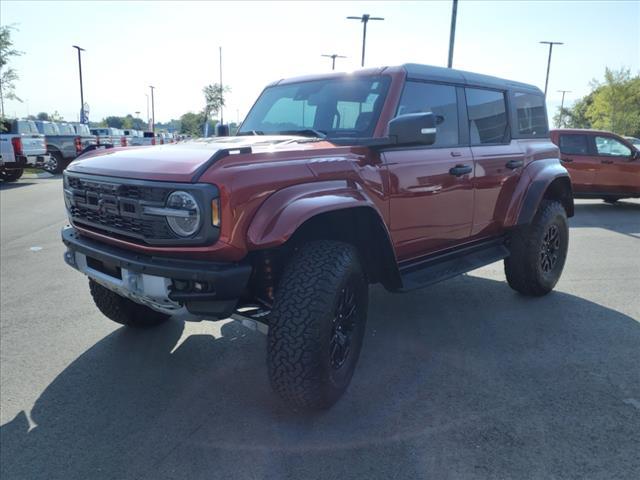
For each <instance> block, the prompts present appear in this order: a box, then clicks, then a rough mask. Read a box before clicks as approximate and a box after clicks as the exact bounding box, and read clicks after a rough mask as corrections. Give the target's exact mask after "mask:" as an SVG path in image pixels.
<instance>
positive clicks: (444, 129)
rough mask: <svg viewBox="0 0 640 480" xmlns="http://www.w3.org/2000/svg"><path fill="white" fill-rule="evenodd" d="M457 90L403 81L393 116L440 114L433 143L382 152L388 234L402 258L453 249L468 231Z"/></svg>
mask: <svg viewBox="0 0 640 480" xmlns="http://www.w3.org/2000/svg"><path fill="white" fill-rule="evenodd" d="M457 90H458V88H456V87H455V86H452V85H441V84H431V83H426V82H417V81H408V82H407V83H406V86H405V89H404V92H403V94H402V98H401V99H400V105H399V107H398V112H397V114H398V115H403V114H408V113H419V112H432V113H433V114H434V115H436V116H438V117H439V125H438V126H437V133H436V141H435V143H434V144H433V145H430V146H413V147H400V148H396V149H391V150H387V151H386V152H384V154H383V155H384V162H385V166H386V169H387V171H388V177H389V196H390V201H389V203H390V220H391V222H390V233H391V236H392V238H393V242H394V245H395V248H396V253H397V255H398V258H399V260H401V261H402V260H410V259H413V258H417V257H421V256H424V255H428V254H430V253H434V252H436V251H439V250H443V249H447V248H450V247H454V246H456V245H459V244H461V243H463V242H465V241H467V240H468V238H469V236H470V234H471V224H472V219H473V184H472V180H473V177H474V163H473V157H472V155H471V149H470V148H469V146H468V145H464V144H463V143H464V142H463V141H461V138H460V134H459V132H460V128H459V123H458V121H459V112H458V95H459V92H458V91H457ZM461 93H462V92H460V94H461Z"/></svg>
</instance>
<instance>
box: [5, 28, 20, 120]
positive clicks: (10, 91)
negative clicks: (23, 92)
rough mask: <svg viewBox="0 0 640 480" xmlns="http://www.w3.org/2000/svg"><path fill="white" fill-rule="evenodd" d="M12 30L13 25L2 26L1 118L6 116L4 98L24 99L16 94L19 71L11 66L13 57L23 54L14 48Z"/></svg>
mask: <svg viewBox="0 0 640 480" xmlns="http://www.w3.org/2000/svg"><path fill="white" fill-rule="evenodd" d="M11 30H15V27H13V26H12V25H2V26H0V118H4V100H5V98H6V99H8V100H17V101H18V102H22V100H21V99H20V98H19V97H18V96H17V95H16V94H15V82H16V80H18V73H17V72H16V71H15V70H14V69H13V68H11V67H9V61H10V60H11V58H12V57H17V56H20V55H22V52H20V51H19V50H16V49H15V48H13V42H12V41H11Z"/></svg>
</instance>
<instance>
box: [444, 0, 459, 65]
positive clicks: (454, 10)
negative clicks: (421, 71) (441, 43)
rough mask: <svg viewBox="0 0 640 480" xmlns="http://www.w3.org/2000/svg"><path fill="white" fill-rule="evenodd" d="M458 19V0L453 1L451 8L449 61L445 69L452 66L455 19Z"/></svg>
mask: <svg viewBox="0 0 640 480" xmlns="http://www.w3.org/2000/svg"><path fill="white" fill-rule="evenodd" d="M457 17H458V0H453V6H452V7H451V30H450V31H449V61H448V62H447V68H451V67H452V65H453V44H454V42H455V40H456V18H457Z"/></svg>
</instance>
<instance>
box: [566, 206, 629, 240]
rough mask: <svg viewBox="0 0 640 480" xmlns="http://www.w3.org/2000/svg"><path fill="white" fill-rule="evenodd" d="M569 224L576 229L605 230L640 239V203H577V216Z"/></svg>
mask: <svg viewBox="0 0 640 480" xmlns="http://www.w3.org/2000/svg"><path fill="white" fill-rule="evenodd" d="M569 224H570V226H571V227H575V228H584V227H587V228H605V229H607V230H611V231H612V232H617V233H622V234H623V235H628V236H631V237H634V238H640V202H638V201H637V200H619V201H618V202H616V203H615V204H608V203H605V202H601V201H597V200H596V201H590V202H588V203H587V202H579V203H578V202H577V203H576V204H575V216H574V217H573V218H571V219H570V221H569Z"/></svg>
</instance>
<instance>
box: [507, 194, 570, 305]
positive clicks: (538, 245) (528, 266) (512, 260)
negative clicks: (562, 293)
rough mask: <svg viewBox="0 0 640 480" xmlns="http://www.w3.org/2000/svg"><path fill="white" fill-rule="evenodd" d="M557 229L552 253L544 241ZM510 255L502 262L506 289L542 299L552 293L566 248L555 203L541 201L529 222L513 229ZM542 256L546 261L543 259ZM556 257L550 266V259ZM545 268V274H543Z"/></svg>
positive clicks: (562, 215) (564, 225)
mask: <svg viewBox="0 0 640 480" xmlns="http://www.w3.org/2000/svg"><path fill="white" fill-rule="evenodd" d="M554 227H555V229H556V230H557V233H558V236H559V238H558V242H557V249H555V250H554V251H553V252H552V253H549V252H550V251H551V248H552V247H549V246H548V244H547V242H546V238H548V237H545V236H547V235H549V234H550V233H551V232H552V231H553V228H554ZM509 240H510V250H511V255H510V256H509V257H507V258H506V259H505V261H504V272H505V274H506V276H507V282H508V283H509V286H510V287H511V288H513V289H514V290H516V291H517V292H520V293H521V294H523V295H531V296H542V295H546V294H547V293H549V292H550V291H551V290H553V287H555V285H556V283H558V280H559V279H560V275H561V274H562V269H563V268H564V263H565V260H566V258H567V250H568V247H569V227H568V222H567V214H566V212H565V210H564V208H563V206H562V205H561V204H560V202H557V201H551V200H543V201H542V203H541V204H540V207H539V208H538V211H537V212H536V214H535V216H534V218H533V221H532V222H531V223H530V224H529V225H526V226H523V227H520V228H518V229H516V230H514V231H513V232H512V233H511V236H510V239H509ZM545 254H546V260H545ZM554 255H556V259H555V263H553V266H550V264H549V263H545V262H546V261H548V259H549V258H550V257H553V256H554ZM545 268H547V269H548V271H545Z"/></svg>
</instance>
